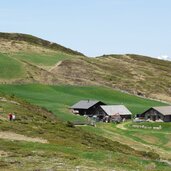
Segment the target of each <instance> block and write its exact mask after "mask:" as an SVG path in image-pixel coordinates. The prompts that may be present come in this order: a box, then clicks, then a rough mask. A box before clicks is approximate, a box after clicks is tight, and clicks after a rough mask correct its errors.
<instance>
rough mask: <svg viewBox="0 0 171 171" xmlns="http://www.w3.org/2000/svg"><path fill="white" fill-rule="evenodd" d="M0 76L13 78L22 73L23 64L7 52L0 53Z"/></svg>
mask: <svg viewBox="0 0 171 171" xmlns="http://www.w3.org/2000/svg"><path fill="white" fill-rule="evenodd" d="M0 64H1V66H0V78H2V79H14V78H19V77H21V76H23V75H24V73H25V72H24V66H23V65H22V63H20V62H19V61H17V60H15V59H13V58H11V57H10V56H8V55H7V54H2V53H0Z"/></svg>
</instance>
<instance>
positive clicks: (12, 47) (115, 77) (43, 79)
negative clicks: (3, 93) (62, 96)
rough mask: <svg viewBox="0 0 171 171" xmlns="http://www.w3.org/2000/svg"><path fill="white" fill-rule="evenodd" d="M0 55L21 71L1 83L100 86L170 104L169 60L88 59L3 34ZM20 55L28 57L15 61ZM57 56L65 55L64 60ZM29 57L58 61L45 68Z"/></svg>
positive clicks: (31, 39) (38, 41) (34, 40)
mask: <svg viewBox="0 0 171 171" xmlns="http://www.w3.org/2000/svg"><path fill="white" fill-rule="evenodd" d="M52 45H53V46H52ZM54 46H55V48H54ZM0 52H1V53H2V54H7V55H8V57H10V58H13V59H15V60H17V61H18V62H20V64H22V65H23V68H24V74H23V75H22V76H21V77H19V78H15V79H14V78H11V79H2V78H0V83H43V84H74V85H102V86H108V87H112V88H115V89H120V90H123V91H127V92H130V93H133V94H136V95H141V96H145V97H151V98H155V99H160V100H165V101H168V102H171V87H170V85H171V62H169V61H163V60H159V59H154V58H150V57H145V56H140V55H133V54H126V55H104V56H101V57H97V58H88V57H85V56H83V55H82V54H81V53H77V52H75V51H72V50H71V51H70V50H69V49H67V48H64V47H62V48H61V46H58V45H57V44H53V43H50V42H48V41H44V40H42V39H39V38H36V37H33V36H30V35H24V34H6V33H0ZM19 53H26V54H27V58H24V59H22V58H21V57H20V58H18V54H19ZM59 53H62V55H66V54H67V55H68V56H67V57H64V58H63V57H61V56H60V55H61V54H59ZM29 54H30V56H29ZM32 54H36V55H40V56H41V55H47V56H48V58H49V59H50V57H51V56H53V55H54V54H56V55H57V57H58V56H59V57H60V60H58V61H57V62H56V63H53V64H49V65H48V66H47V65H46V64H45V63H44V64H38V63H34V62H32V61H30V60H29V58H30V57H31V55H32Z"/></svg>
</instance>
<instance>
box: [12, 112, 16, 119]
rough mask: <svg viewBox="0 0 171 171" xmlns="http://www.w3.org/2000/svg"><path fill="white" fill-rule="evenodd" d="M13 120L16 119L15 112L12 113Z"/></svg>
mask: <svg viewBox="0 0 171 171" xmlns="http://www.w3.org/2000/svg"><path fill="white" fill-rule="evenodd" d="M12 120H13V121H14V120H15V113H14V114H12Z"/></svg>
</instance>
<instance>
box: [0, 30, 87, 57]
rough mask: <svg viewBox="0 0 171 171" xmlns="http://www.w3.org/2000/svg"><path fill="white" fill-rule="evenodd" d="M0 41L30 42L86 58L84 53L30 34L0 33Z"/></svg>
mask: <svg viewBox="0 0 171 171" xmlns="http://www.w3.org/2000/svg"><path fill="white" fill-rule="evenodd" d="M0 39H5V40H9V41H24V42H28V43H30V44H32V45H35V46H42V47H44V48H49V49H51V50H57V51H63V52H65V53H68V54H72V55H81V56H84V55H83V54H82V53H80V52H77V51H74V50H72V49H69V48H66V47H64V46H61V45H59V44H57V43H53V42H50V41H47V40H43V39H40V38H38V37H35V36H32V35H29V34H21V33H2V32H0Z"/></svg>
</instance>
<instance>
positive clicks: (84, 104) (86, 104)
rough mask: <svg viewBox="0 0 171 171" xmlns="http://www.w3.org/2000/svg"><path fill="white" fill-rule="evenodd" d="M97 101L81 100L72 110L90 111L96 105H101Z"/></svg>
mask: <svg viewBox="0 0 171 171" xmlns="http://www.w3.org/2000/svg"><path fill="white" fill-rule="evenodd" d="M99 102H100V101H97V100H81V101H79V102H78V103H76V104H74V105H73V106H71V109H89V108H90V107H92V106H94V105H95V104H97V103H99Z"/></svg>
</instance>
